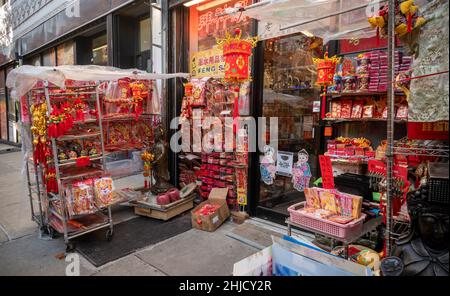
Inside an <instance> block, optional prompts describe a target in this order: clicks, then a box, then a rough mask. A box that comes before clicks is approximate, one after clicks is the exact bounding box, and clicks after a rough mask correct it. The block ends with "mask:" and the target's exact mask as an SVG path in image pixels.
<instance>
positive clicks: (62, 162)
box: [58, 155, 103, 167]
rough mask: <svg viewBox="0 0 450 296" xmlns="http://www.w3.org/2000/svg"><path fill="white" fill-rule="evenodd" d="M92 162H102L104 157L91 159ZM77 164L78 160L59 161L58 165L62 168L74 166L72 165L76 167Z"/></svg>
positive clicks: (99, 156)
mask: <svg viewBox="0 0 450 296" xmlns="http://www.w3.org/2000/svg"><path fill="white" fill-rule="evenodd" d="M89 159H90V161H96V160H101V159H103V156H102V155H98V156H94V157H89ZM76 163H77V159H69V160H65V161H61V160H60V161H59V163H58V165H59V166H60V167H63V166H72V165H76Z"/></svg>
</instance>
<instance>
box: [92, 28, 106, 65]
mask: <svg viewBox="0 0 450 296" xmlns="http://www.w3.org/2000/svg"><path fill="white" fill-rule="evenodd" d="M92 64H94V65H99V66H106V65H108V45H107V37H106V34H104V35H100V36H98V37H96V38H94V39H92Z"/></svg>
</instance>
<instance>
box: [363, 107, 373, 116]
mask: <svg viewBox="0 0 450 296" xmlns="http://www.w3.org/2000/svg"><path fill="white" fill-rule="evenodd" d="M362 117H363V118H372V117H373V105H366V106H364V107H363V114H362Z"/></svg>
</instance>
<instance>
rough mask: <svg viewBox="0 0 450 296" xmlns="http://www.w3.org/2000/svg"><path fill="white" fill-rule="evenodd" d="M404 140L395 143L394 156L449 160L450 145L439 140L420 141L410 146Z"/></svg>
mask: <svg viewBox="0 0 450 296" xmlns="http://www.w3.org/2000/svg"><path fill="white" fill-rule="evenodd" d="M408 141H409V140H408V139H406V138H404V139H401V140H398V141H395V142H394V154H400V155H407V156H431V157H443V158H449V145H448V143H444V142H442V141H437V140H420V141H414V142H413V143H411V144H408V143H407V142H408Z"/></svg>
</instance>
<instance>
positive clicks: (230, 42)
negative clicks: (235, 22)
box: [216, 28, 258, 133]
mask: <svg viewBox="0 0 450 296" xmlns="http://www.w3.org/2000/svg"><path fill="white" fill-rule="evenodd" d="M241 37H242V31H241V29H239V28H236V29H235V30H234V37H232V36H231V35H230V33H228V32H226V33H225V38H224V39H217V40H216V42H217V44H218V46H219V48H222V50H223V56H224V59H225V76H224V80H225V81H226V82H232V83H235V84H236V86H235V87H234V88H232V91H233V92H234V94H235V95H234V106H235V107H234V109H233V121H234V123H233V132H234V133H236V130H237V128H236V127H237V117H239V108H238V104H239V93H240V86H239V84H240V83H242V82H245V81H248V80H251V77H250V57H251V55H252V49H253V48H254V47H255V46H256V43H257V42H258V37H251V38H247V39H241Z"/></svg>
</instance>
